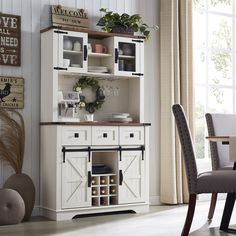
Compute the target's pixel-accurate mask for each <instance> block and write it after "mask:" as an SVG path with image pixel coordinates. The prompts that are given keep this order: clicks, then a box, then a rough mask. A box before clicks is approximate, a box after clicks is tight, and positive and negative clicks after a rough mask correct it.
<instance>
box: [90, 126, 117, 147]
mask: <svg viewBox="0 0 236 236" xmlns="http://www.w3.org/2000/svg"><path fill="white" fill-rule="evenodd" d="M92 145H118V127H116V126H93V127H92Z"/></svg>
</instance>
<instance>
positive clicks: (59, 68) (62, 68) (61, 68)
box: [53, 66, 68, 70]
mask: <svg viewBox="0 0 236 236" xmlns="http://www.w3.org/2000/svg"><path fill="white" fill-rule="evenodd" d="M53 69H54V70H68V69H67V68H64V67H58V66H56V67H53Z"/></svg>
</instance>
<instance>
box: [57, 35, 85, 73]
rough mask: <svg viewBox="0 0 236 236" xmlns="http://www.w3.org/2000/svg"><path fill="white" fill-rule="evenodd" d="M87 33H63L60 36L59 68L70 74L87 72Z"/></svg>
mask: <svg viewBox="0 0 236 236" xmlns="http://www.w3.org/2000/svg"><path fill="white" fill-rule="evenodd" d="M87 44H88V36H87V34H86V33H80V32H70V31H62V33H60V34H59V48H58V57H59V62H58V63H59V68H60V69H61V70H65V71H68V72H87V59H88V53H87Z"/></svg>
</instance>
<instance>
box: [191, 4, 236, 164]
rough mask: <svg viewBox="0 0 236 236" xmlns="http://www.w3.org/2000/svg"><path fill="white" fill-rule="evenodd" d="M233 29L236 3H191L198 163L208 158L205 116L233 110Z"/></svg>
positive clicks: (235, 95) (235, 42)
mask: <svg viewBox="0 0 236 236" xmlns="http://www.w3.org/2000/svg"><path fill="white" fill-rule="evenodd" d="M235 27H236V1H234V0H193V39H194V40H193V47H194V51H193V55H194V80H195V82H194V83H195V142H196V146H195V147H196V155H197V158H198V160H200V162H201V159H202V158H204V157H207V156H208V157H209V155H208V153H209V151H208V150H209V148H208V141H206V140H205V136H206V134H207V129H206V122H205V113H206V112H224V113H233V112H235V110H236V101H235V99H236V76H235V75H236V28H235ZM205 160H206V159H205ZM208 160H209V158H208Z"/></svg>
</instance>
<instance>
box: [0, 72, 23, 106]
mask: <svg viewBox="0 0 236 236" xmlns="http://www.w3.org/2000/svg"><path fill="white" fill-rule="evenodd" d="M0 107H3V108H14V109H21V108H24V79H23V78H19V77H8V76H0Z"/></svg>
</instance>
